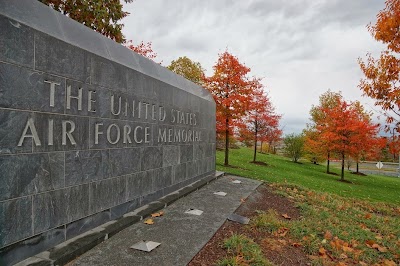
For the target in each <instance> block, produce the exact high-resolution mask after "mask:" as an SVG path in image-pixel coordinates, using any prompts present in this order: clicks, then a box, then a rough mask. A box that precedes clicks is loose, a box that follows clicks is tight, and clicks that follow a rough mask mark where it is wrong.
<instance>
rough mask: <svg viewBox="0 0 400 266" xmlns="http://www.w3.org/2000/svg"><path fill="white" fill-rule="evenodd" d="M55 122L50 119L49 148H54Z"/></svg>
mask: <svg viewBox="0 0 400 266" xmlns="http://www.w3.org/2000/svg"><path fill="white" fill-rule="evenodd" d="M53 131H54V120H53V119H49V141H48V142H47V143H48V145H49V146H53V140H54V132H53Z"/></svg>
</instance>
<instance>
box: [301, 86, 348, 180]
mask: <svg viewBox="0 0 400 266" xmlns="http://www.w3.org/2000/svg"><path fill="white" fill-rule="evenodd" d="M342 98H343V97H342V95H341V93H340V92H333V91H331V90H328V91H327V92H325V93H323V94H321V95H320V97H319V105H316V106H314V105H313V106H312V107H311V110H310V116H311V117H310V120H311V124H309V129H308V130H310V131H311V132H312V136H311V135H310V134H311V132H310V134H306V135H305V138H306V139H305V145H306V151H307V152H308V153H311V154H314V156H315V157H316V158H317V157H320V156H325V158H326V161H327V163H326V173H328V174H329V173H330V171H329V166H330V159H331V155H332V145H331V144H332V141H331V139H329V138H328V136H325V138H321V131H320V130H319V129H317V127H319V128H321V126H323V125H324V124H325V123H326V119H327V114H326V113H325V112H324V110H327V109H331V108H334V107H335V106H336V105H337V104H339V103H340V101H341V100H342ZM310 137H312V138H310Z"/></svg>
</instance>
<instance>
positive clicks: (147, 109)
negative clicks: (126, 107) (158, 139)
mask: <svg viewBox="0 0 400 266" xmlns="http://www.w3.org/2000/svg"><path fill="white" fill-rule="evenodd" d="M144 104H145V106H146V114H145V117H144V119H147V114H148V112H149V105H150V104H149V103H144Z"/></svg>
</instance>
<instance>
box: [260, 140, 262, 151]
mask: <svg viewBox="0 0 400 266" xmlns="http://www.w3.org/2000/svg"><path fill="white" fill-rule="evenodd" d="M262 145H263V141H261V146H260V152H261V153H262Z"/></svg>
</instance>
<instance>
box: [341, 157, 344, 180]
mask: <svg viewBox="0 0 400 266" xmlns="http://www.w3.org/2000/svg"><path fill="white" fill-rule="evenodd" d="M340 180H341V181H344V153H342V173H341V175H340Z"/></svg>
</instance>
